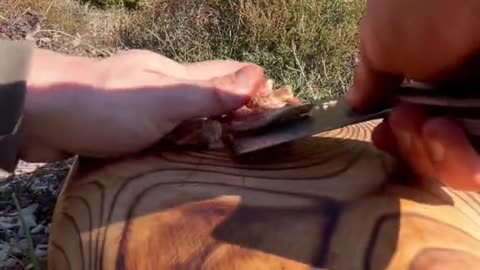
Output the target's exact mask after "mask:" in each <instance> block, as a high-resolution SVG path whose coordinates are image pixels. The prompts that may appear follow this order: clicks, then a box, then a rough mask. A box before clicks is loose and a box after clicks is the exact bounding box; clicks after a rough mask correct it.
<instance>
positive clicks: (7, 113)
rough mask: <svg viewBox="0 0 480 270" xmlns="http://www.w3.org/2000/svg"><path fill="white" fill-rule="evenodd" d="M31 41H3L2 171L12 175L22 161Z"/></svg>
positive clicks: (0, 70)
mask: <svg viewBox="0 0 480 270" xmlns="http://www.w3.org/2000/svg"><path fill="white" fill-rule="evenodd" d="M33 48H34V45H33V43H32V42H30V41H26V40H22V41H10V40H0V169H1V170H4V171H6V172H8V173H12V172H13V171H14V170H15V169H16V167H17V163H18V160H19V158H18V157H19V155H18V152H19V144H20V140H19V137H20V136H19V135H20V134H19V131H20V130H21V126H22V116H23V106H24V102H25V96H26V89H27V86H26V85H27V77H28V72H29V66H30V65H29V64H30V59H31V55H32V51H33Z"/></svg>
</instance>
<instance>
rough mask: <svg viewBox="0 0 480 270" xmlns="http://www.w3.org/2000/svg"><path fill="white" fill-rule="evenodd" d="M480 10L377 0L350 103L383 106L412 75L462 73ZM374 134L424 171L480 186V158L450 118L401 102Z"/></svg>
mask: <svg viewBox="0 0 480 270" xmlns="http://www.w3.org/2000/svg"><path fill="white" fill-rule="evenodd" d="M479 10H480V2H477V1H461V2H459V1H456V0H441V1H438V0H436V1H434V0H424V1H415V0H369V1H368V6H367V13H366V15H365V17H364V18H363V20H362V23H361V33H360V43H361V44H360V62H359V65H358V66H357V67H356V69H355V75H354V86H353V89H352V90H351V91H350V93H349V95H348V99H349V102H350V104H351V105H352V106H353V107H354V108H356V109H357V110H364V109H367V108H370V107H371V106H375V105H377V104H378V103H380V102H381V101H382V100H384V99H385V98H387V97H389V96H391V95H392V94H394V91H395V89H398V88H397V87H398V86H399V85H400V83H401V82H402V81H403V80H404V78H408V79H412V80H415V81H422V82H427V83H435V82H438V81H439V80H443V79H447V78H448V79H451V78H454V77H455V76H457V75H458V74H459V73H461V72H462V71H460V70H461V67H464V66H465V65H466V64H467V62H469V61H470V60H471V59H472V57H473V56H475V55H476V53H477V52H478V49H479V47H480V38H479V35H480V32H479V31H478V27H479V26H480V17H478V11H479ZM372 139H373V141H374V143H375V144H376V145H377V146H378V147H379V148H381V149H383V150H385V151H387V152H389V153H391V154H392V155H394V156H396V157H398V158H400V159H402V160H404V161H405V162H406V163H407V164H409V165H410V166H411V167H412V168H413V169H414V170H415V171H416V172H417V173H418V174H419V175H420V176H422V177H424V178H429V179H437V180H439V181H441V182H442V183H444V184H445V185H448V186H451V187H454V188H458V189H473V190H478V189H480V157H479V156H478V154H477V153H476V151H475V150H474V149H473V148H472V146H471V145H470V143H469V141H468V140H467V138H466V136H465V133H464V132H463V129H462V127H461V126H460V125H458V124H457V123H455V122H454V121H452V120H450V119H443V118H437V117H435V118H429V117H427V116H426V115H425V114H424V113H423V112H422V111H421V109H420V108H418V107H414V106H411V105H400V106H398V107H396V108H394V109H393V111H392V113H391V115H390V117H389V119H388V120H387V121H385V122H384V123H382V124H380V126H378V127H377V128H376V130H375V131H374V134H373V138H372Z"/></svg>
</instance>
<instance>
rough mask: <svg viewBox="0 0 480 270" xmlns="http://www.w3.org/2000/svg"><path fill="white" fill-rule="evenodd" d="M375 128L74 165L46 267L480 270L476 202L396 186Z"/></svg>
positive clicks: (469, 196)
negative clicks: (247, 148)
mask: <svg viewBox="0 0 480 270" xmlns="http://www.w3.org/2000/svg"><path fill="white" fill-rule="evenodd" d="M376 123H377V122H368V123H363V124H359V125H354V126H349V127H345V128H342V129H339V130H334V131H330V132H326V133H322V134H319V136H317V137H314V138H308V139H305V140H301V141H298V142H296V143H292V144H288V145H283V146H280V147H276V148H273V149H268V150H265V151H263V152H261V153H255V154H253V155H250V156H247V157H246V158H244V159H242V160H235V161H233V160H232V159H231V158H230V156H229V155H227V154H226V153H224V152H221V151H209V152H201V151H197V152H188V151H182V152H176V151H167V150H164V151H160V150H158V149H157V150H152V151H149V153H142V154H139V155H137V156H134V157H130V158H128V159H123V160H116V161H108V162H105V161H102V162H101V161H95V160H87V159H79V160H77V162H76V164H75V166H74V168H73V169H72V171H71V173H70V175H69V178H68V180H67V182H66V184H65V186H64V189H63V191H62V193H61V196H60V198H59V200H58V205H57V207H56V210H55V214H54V219H53V227H52V230H51V236H50V252H49V269H50V270H54V269H56V270H59V269H166V270H167V269H172V270H173V269H175V270H177V269H179V270H180V269H204V270H207V269H212V270H213V269H215V270H216V269H235V270H239V269H242V270H243V269H245V270H246V269H295V270H297V269H298V270H300V269H332V270H333V269H336V270H340V269H348V270H350V269H351V270H356V269H402V270H403V269H435V270H438V269H480V205H479V203H480V197H479V196H478V194H477V193H468V192H458V191H454V190H450V189H448V188H445V187H441V186H438V185H436V184H432V183H426V182H422V183H420V182H419V181H415V180H416V179H414V178H412V177H411V176H409V175H408V173H402V174H400V173H399V172H401V171H399V170H398V169H396V167H395V166H394V165H395V164H394V163H393V162H392V160H390V159H389V158H388V157H387V156H386V155H384V154H382V153H381V152H379V151H377V150H376V149H375V148H374V147H372V145H371V143H370V134H371V130H372V129H373V127H374V126H375V125H376Z"/></svg>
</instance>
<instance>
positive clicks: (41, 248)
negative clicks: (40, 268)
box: [35, 245, 48, 257]
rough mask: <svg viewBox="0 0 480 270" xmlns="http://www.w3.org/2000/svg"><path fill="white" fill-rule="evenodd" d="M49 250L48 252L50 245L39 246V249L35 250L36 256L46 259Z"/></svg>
mask: <svg viewBox="0 0 480 270" xmlns="http://www.w3.org/2000/svg"><path fill="white" fill-rule="evenodd" d="M47 250H48V245H37V247H36V248H35V256H37V257H46V256H47Z"/></svg>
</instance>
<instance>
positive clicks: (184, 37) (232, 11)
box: [0, 0, 365, 100]
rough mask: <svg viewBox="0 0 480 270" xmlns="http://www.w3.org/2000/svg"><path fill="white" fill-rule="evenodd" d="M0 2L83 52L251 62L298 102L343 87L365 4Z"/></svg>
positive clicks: (307, 0) (321, 0)
mask: <svg viewBox="0 0 480 270" xmlns="http://www.w3.org/2000/svg"><path fill="white" fill-rule="evenodd" d="M1 2H2V3H0V16H3V17H8V16H9V14H6V13H7V12H9V13H10V14H11V13H14V12H22V11H24V10H25V9H27V8H30V9H32V10H34V11H38V12H39V13H40V14H44V15H45V17H44V20H43V22H42V27H43V28H47V29H48V30H49V31H56V33H57V34H60V35H62V36H64V40H70V41H72V40H74V39H75V38H77V39H79V38H81V41H82V42H83V44H87V45H88V46H90V49H91V48H98V50H100V51H115V50H116V49H118V48H123V49H126V48H142V49H150V50H154V51H156V52H159V53H162V54H164V55H166V56H168V57H171V58H173V59H175V60H177V61H180V62H191V61H201V60H208V59H234V60H238V61H249V62H254V63H257V64H259V65H261V66H263V67H264V68H265V70H266V73H267V74H268V76H269V77H271V78H273V79H274V80H275V82H276V83H277V84H278V85H280V84H290V85H292V86H293V88H294V89H295V91H296V92H297V93H298V96H299V97H300V98H302V99H304V100H312V99H326V98H331V97H334V96H338V95H339V94H343V93H344V92H345V91H347V90H348V88H349V87H350V85H351V81H352V67H353V64H354V58H355V53H356V49H357V39H358V38H357V37H358V23H359V20H360V17H361V15H362V13H363V10H364V6H365V3H364V2H365V1H364V0H353V1H348V0H204V1H196V0H145V1H144V4H142V8H140V9H138V10H126V9H121V8H117V9H113V8H112V9H106V10H102V9H98V8H96V7H94V6H88V5H85V4H82V3H83V2H84V1H83V0H82V1H80V0H2V1H1ZM57 48H58V50H63V48H61V47H57ZM63 51H65V50H63Z"/></svg>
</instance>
